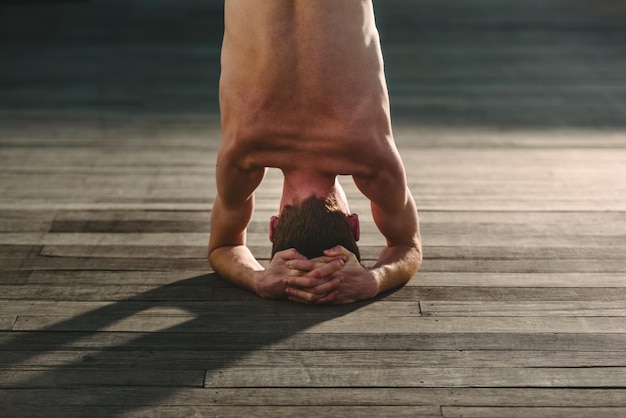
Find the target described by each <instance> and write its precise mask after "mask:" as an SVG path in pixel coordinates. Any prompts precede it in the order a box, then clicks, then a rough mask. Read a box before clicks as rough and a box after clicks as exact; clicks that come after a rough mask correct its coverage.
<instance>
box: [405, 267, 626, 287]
mask: <svg viewBox="0 0 626 418" xmlns="http://www.w3.org/2000/svg"><path fill="white" fill-rule="evenodd" d="M407 286H425V287H433V286H436V287H448V286H451V287H459V286H460V287H498V288H501V287H534V288H546V287H547V288H568V287H583V288H584V287H594V288H605V287H610V288H620V287H626V281H624V275H623V273H572V272H569V271H567V272H562V273H540V272H533V273H499V272H498V273H476V272H441V273H439V272H435V273H431V272H427V273H423V272H418V274H417V275H416V276H415V277H414V278H413V279H412V280H411V281H410V282H409V283H407Z"/></svg>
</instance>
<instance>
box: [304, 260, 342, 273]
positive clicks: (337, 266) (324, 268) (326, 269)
mask: <svg viewBox="0 0 626 418" xmlns="http://www.w3.org/2000/svg"><path fill="white" fill-rule="evenodd" d="M344 265H345V262H344V261H343V260H341V259H339V260H335V261H333V262H331V263H325V264H322V265H321V266H319V267H317V268H315V269H313V270H311V271H310V272H308V273H307V274H306V275H307V276H309V277H316V278H322V277H328V276H330V275H331V274H333V273H336V272H337V271H339V270H341V269H342V268H343V266H344Z"/></svg>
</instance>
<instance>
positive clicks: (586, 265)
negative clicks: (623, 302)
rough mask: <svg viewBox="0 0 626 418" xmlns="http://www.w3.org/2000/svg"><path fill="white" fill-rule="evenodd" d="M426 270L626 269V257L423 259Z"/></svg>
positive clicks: (504, 271) (613, 270)
mask: <svg viewBox="0 0 626 418" xmlns="http://www.w3.org/2000/svg"><path fill="white" fill-rule="evenodd" d="M420 269H421V270H422V271H425V272H481V273H482V272H484V273H496V272H501V273H534V272H537V273H561V272H572V273H618V272H623V271H626V260H623V259H613V260H611V259H606V260H602V259H599V260H593V259H591V260H589V259H582V260H581V259H577V260H532V259H531V260H488V259H484V260H480V259H478V260H471V259H470V260H463V259H461V260H429V259H426V260H424V263H423V264H422V267H420Z"/></svg>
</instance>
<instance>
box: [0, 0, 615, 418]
mask: <svg viewBox="0 0 626 418" xmlns="http://www.w3.org/2000/svg"><path fill="white" fill-rule="evenodd" d="M221 3H222V2H221V1H205V0H202V1H196V0H177V1H169V2H168V1H165V0H150V1H142V0H123V1H122V0H100V1H83V2H76V1H73V2H70V1H68V2H63V1H57V2H2V3H0V56H2V59H1V60H2V61H1V62H0V152H1V154H0V197H1V200H0V269H1V270H0V300H1V302H0V415H2V416H3V417H36V416H40V417H64V418H65V417H85V416H89V417H93V418H96V417H114V416H115V417H117V416H127V417H144V416H145V417H154V416H173V417H190V416H202V417H205V416H220V417H243V416H255V417H257V416H259V417H260V416H263V417H274V416H278V417H280V416H283V417H298V416H328V417H355V416H358V417H360V416H363V417H370V416H371V417H378V416H388V417H402V416H407V417H422V416H423V417H438V416H439V417H441V416H443V417H568V418H572V417H624V416H626V261H625V259H626V257H625V253H626V54H625V50H624V45H626V24H625V23H624V22H625V21H626V8H624V7H623V6H621V3H620V2H619V1H611V0H603V1H592V0H587V1H585V0H576V1H574V0H567V1H565V0H564V1H557V0H541V1H539V0H537V1H534V0H531V1H523V0H519V1H513V0H500V1H497V2H493V1H488V0H436V1H435V0H425V1H420V2H416V1H413V0H384V1H379V2H376V10H377V13H378V24H379V27H380V30H381V35H382V42H383V49H384V53H385V57H386V63H387V75H388V79H389V86H390V92H391V100H392V103H393V114H394V117H395V119H394V124H395V134H396V139H397V142H398V146H399V148H400V152H401V154H402V158H403V160H404V162H405V164H406V167H407V172H408V177H409V181H410V186H411V188H412V191H413V193H414V195H415V198H416V200H417V203H418V206H419V209H420V216H421V222H422V234H423V239H424V251H425V261H424V264H423V268H422V270H421V272H419V273H418V274H417V275H416V276H415V277H414V278H413V279H412V280H411V281H410V282H409V284H408V285H407V286H405V287H404V288H402V289H400V290H398V291H396V292H393V293H391V294H388V295H384V296H383V297H380V298H379V299H377V300H374V301H371V302H369V303H361V304H355V305H349V306H328V307H310V306H300V305H296V304H291V303H287V302H276V301H266V300H260V299H258V298H256V297H255V296H253V295H250V294H248V293H245V292H243V291H240V290H238V289H235V288H233V287H231V286H229V285H228V284H227V283H225V282H223V281H221V280H220V279H219V278H218V277H216V276H215V275H214V274H213V273H212V272H211V267H210V266H209V265H208V263H207V261H206V244H207V240H208V235H209V229H210V228H209V215H210V208H211V204H212V201H213V198H214V196H215V187H214V162H215V151H216V148H217V145H218V142H219V119H218V109H217V77H218V75H219V43H220V39H221V33H222V30H223V27H222V20H221V19H222V18H221V13H222V11H221V6H222V4H221ZM345 180H346V187H347V189H348V194H349V198H350V199H351V202H352V206H353V210H355V211H357V212H358V213H359V214H360V215H361V219H362V222H363V237H362V249H363V253H364V256H365V257H366V258H367V259H368V260H369V261H370V262H371V260H372V259H373V257H374V256H375V255H376V253H377V250H379V249H380V247H381V245H383V240H382V238H381V237H380V236H379V235H378V234H377V231H376V229H375V227H374V225H373V223H372V219H371V215H369V213H368V205H367V201H365V200H364V199H363V198H362V197H361V196H360V195H359V194H358V192H357V191H356V189H355V188H354V186H353V185H352V184H351V183H350V182H349V181H348V180H349V179H345ZM280 185H281V178H280V175H279V174H278V173H276V172H273V171H272V172H270V173H269V174H268V176H267V178H266V180H265V182H264V183H263V185H262V187H261V189H260V190H259V192H258V201H257V203H258V208H257V211H256V213H255V217H254V220H253V223H252V225H251V232H250V237H249V239H250V245H251V247H252V248H253V250H254V252H255V253H256V254H257V255H258V256H259V257H260V258H262V259H264V260H266V259H267V257H268V253H269V245H268V240H267V223H268V220H269V217H270V216H271V215H272V214H275V212H276V210H277V207H278V196H279V195H278V191H279V189H280Z"/></svg>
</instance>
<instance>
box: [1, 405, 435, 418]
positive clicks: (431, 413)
mask: <svg viewBox="0 0 626 418" xmlns="http://www.w3.org/2000/svg"><path fill="white" fill-rule="evenodd" d="M319 409H320V408H318V407H306V406H153V407H146V406H136V407H123V406H117V407H111V406H99V407H94V406H62V407H52V408H42V407H39V406H32V405H30V406H25V407H23V409H21V410H20V411H14V412H16V415H9V416H10V417H14V416H15V417H17V416H24V415H26V416H44V415H45V416H54V417H72V418H73V417H85V416H90V417H93V418H100V417H102V418H105V417H111V416H123V417H132V418H142V417H145V418H149V417H154V416H166V417H181V416H184V417H191V416H193V417H204V416H215V417H227V418H228V417H232V418H240V417H260V418H269V417H276V418H283V417H284V418H292V417H299V416H313V415H314V416H316V417H317V416H319V417H324V418H335V417H337V418H352V417H354V416H388V417H391V416H393V417H407V418H426V417H430V418H432V417H441V416H442V415H441V410H440V408H439V407H438V406H412V407H401V406H368V407H361V406H343V407H341V406H333V407H325V408H323V410H321V411H320V410H319ZM10 413H11V412H10ZM18 413H19V414H18Z"/></svg>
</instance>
